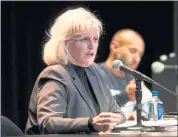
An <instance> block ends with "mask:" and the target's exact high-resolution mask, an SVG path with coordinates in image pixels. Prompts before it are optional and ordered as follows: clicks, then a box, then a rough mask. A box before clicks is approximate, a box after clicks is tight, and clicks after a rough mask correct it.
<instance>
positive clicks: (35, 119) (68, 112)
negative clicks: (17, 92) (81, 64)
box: [25, 63, 125, 134]
mask: <svg viewBox="0 0 178 137" xmlns="http://www.w3.org/2000/svg"><path fill="white" fill-rule="evenodd" d="M85 72H86V74H87V77H88V79H89V82H90V83H91V86H92V88H93V91H94V94H95V96H96V98H97V101H98V104H99V107H100V112H113V113H121V114H122V115H123V113H122V112H121V110H120V108H119V106H118V105H117V103H116V101H115V100H114V99H113V97H112V96H111V93H110V91H109V89H108V87H107V85H106V84H105V82H104V77H103V76H102V75H101V73H100V68H99V66H98V65H96V64H95V63H93V64H92V65H91V66H90V67H88V68H86V69H85ZM28 115H29V116H28V121H27V125H26V130H25V133H26V134H57V133H77V132H89V129H88V120H89V118H90V117H95V116H96V115H97V114H96V111H95V108H94V106H93V103H92V101H91V99H90V97H89V95H88V93H87V90H86V89H85V88H84V86H83V84H82V82H81V81H80V79H79V77H78V76H77V74H76V72H75V70H74V68H73V66H72V65H70V64H68V65H52V66H48V67H47V68H46V69H44V70H43V71H42V72H41V74H40V75H39V77H38V78H37V81H36V83H35V85H34V89H33V92H32V95H31V99H30V104H29V111H28ZM122 122H125V116H124V115H123V121H122Z"/></svg>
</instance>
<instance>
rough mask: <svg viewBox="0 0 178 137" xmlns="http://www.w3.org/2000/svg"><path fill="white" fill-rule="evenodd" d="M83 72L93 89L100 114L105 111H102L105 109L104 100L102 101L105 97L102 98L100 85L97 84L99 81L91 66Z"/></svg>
mask: <svg viewBox="0 0 178 137" xmlns="http://www.w3.org/2000/svg"><path fill="white" fill-rule="evenodd" d="M85 72H86V74H87V77H88V79H89V81H90V84H91V86H92V88H93V91H94V94H95V96H96V99H97V101H98V104H99V107H100V112H105V111H106V110H105V109H104V108H105V100H103V99H105V97H104V94H103V91H102V88H101V86H100V83H99V81H98V79H97V77H96V74H95V71H94V69H93V68H92V66H90V67H89V69H86V70H85Z"/></svg>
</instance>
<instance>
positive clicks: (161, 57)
mask: <svg viewBox="0 0 178 137" xmlns="http://www.w3.org/2000/svg"><path fill="white" fill-rule="evenodd" d="M159 59H160V60H161V61H166V60H167V59H168V57H167V55H161V56H160V57H159Z"/></svg>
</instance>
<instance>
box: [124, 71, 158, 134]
mask: <svg viewBox="0 0 178 137" xmlns="http://www.w3.org/2000/svg"><path fill="white" fill-rule="evenodd" d="M132 76H133V77H134V78H135V81H136V94H135V97H136V112H137V124H136V125H134V126H130V127H127V128H126V129H127V130H128V131H129V130H130V131H140V132H153V131H155V128H154V127H147V126H144V125H142V119H141V111H142V104H141V100H142V90H141V83H142V81H143V78H142V75H140V74H136V73H133V74H132Z"/></svg>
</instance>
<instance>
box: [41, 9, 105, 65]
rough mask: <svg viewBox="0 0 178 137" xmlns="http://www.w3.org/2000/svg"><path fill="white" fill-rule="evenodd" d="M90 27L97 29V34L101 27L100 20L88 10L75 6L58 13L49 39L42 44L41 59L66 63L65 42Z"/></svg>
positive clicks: (67, 57) (46, 61)
mask: <svg viewBox="0 0 178 137" xmlns="http://www.w3.org/2000/svg"><path fill="white" fill-rule="evenodd" d="M91 27H94V28H96V29H97V30H98V33H99V36H100V35H101V33H102V31H103V28H102V23H101V21H100V20H99V19H98V18H97V17H96V16H95V15H94V14H93V13H91V12H90V11H89V10H87V9H84V8H76V9H71V10H67V11H66V12H64V13H63V14H62V15H60V16H59V17H58V18H57V19H56V20H55V22H54V24H53V25H52V27H51V29H50V31H49V36H50V37H49V41H48V42H47V43H46V44H45V45H44V50H43V60H44V62H45V63H46V64H47V65H53V64H58V63H62V64H67V63H68V61H69V56H70V55H69V53H68V50H67V48H66V46H65V45H66V42H67V41H69V40H73V39H75V38H78V37H81V36H82V34H83V33H84V32H87V31H88V30H89V29H91Z"/></svg>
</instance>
